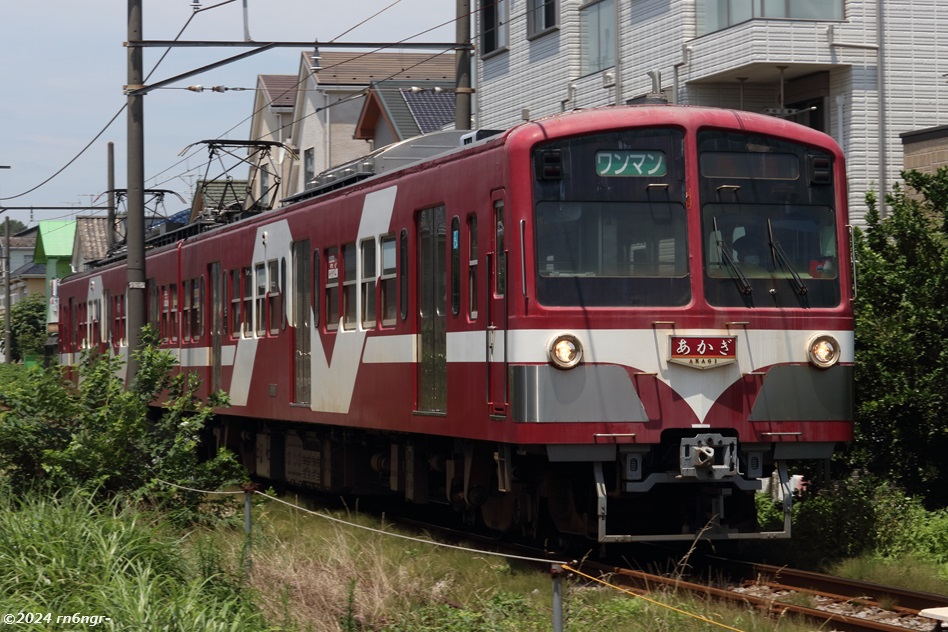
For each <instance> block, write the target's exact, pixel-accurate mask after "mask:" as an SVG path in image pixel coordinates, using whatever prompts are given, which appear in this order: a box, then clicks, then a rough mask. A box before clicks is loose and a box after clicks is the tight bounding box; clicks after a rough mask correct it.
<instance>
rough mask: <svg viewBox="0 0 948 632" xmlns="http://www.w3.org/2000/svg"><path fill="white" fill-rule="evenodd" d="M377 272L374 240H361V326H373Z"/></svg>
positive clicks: (367, 327)
mask: <svg viewBox="0 0 948 632" xmlns="http://www.w3.org/2000/svg"><path fill="white" fill-rule="evenodd" d="M376 278H378V272H377V271H376V268H375V240H374V239H366V240H365V241H363V242H362V282H361V286H362V288H361V292H362V327H364V328H365V329H370V328H372V327H375V283H376Z"/></svg>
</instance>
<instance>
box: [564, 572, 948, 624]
mask: <svg viewBox="0 0 948 632" xmlns="http://www.w3.org/2000/svg"><path fill="white" fill-rule="evenodd" d="M721 568H722V570H724V571H725V572H727V573H729V574H731V577H737V579H738V580H739V581H738V582H737V583H735V582H734V581H733V580H732V581H731V582H728V583H727V585H724V586H714V585H710V584H706V583H696V582H691V581H686V580H683V579H680V578H676V577H668V576H665V575H657V574H652V573H645V572H642V571H634V570H629V569H625V568H620V567H615V566H609V565H605V564H601V563H596V562H593V563H588V562H587V563H584V564H583V567H582V569H581V570H582V571H583V572H584V573H587V574H589V575H592V574H593V573H598V574H599V577H600V578H608V583H610V584H613V585H616V584H618V585H622V586H624V587H629V588H632V589H634V590H637V591H645V592H659V591H676V592H689V593H692V594H696V595H702V596H705V597H708V598H711V599H715V600H718V601H724V602H730V603H734V604H749V605H752V606H754V607H755V608H758V609H760V610H762V611H765V612H768V613H769V614H771V615H772V616H775V617H785V616H788V615H790V616H795V617H798V618H805V619H807V620H811V621H814V623H817V624H818V625H819V629H820V630H827V631H829V630H832V631H836V632H905V630H925V631H931V630H933V629H934V628H935V626H936V622H935V621H934V620H932V619H930V618H928V617H923V616H920V615H919V611H921V610H923V609H926V608H934V607H942V606H945V605H948V597H946V596H944V595H934V594H931V593H922V592H915V591H910V590H904V589H900V588H892V587H888V586H881V585H878V584H871V583H868V582H861V581H856V580H849V579H844V578H841V577H833V576H830V575H822V574H819V573H812V572H808V571H799V570H794V569H788V568H781V567H776V566H768V565H764V564H745V563H740V562H732V561H730V560H722V561H721Z"/></svg>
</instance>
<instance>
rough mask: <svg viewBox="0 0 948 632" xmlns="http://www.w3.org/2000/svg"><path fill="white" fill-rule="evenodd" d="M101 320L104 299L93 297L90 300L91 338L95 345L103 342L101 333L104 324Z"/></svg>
mask: <svg viewBox="0 0 948 632" xmlns="http://www.w3.org/2000/svg"><path fill="white" fill-rule="evenodd" d="M101 320H102V301H101V299H93V300H91V301H89V339H90V342H91V344H92V345H93V346H95V345H98V344H99V343H100V342H102V337H101V336H100V335H99V334H100V331H101V329H100V327H101V326H102V324H101Z"/></svg>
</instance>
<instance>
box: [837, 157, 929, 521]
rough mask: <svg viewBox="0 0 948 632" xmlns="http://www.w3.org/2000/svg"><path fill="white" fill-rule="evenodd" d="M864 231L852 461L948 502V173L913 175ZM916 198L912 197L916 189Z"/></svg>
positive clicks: (859, 247)
mask: <svg viewBox="0 0 948 632" xmlns="http://www.w3.org/2000/svg"><path fill="white" fill-rule="evenodd" d="M902 177H903V179H904V180H905V183H906V185H907V188H903V187H901V186H899V185H896V186H895V188H894V191H893V193H892V194H891V195H889V196H887V198H886V201H887V202H888V204H889V207H890V208H891V212H890V214H889V215H888V216H887V217H885V218H882V217H880V214H879V207H878V200H877V198H876V196H875V195H874V194H872V193H870V194H869V195H867V196H866V201H867V203H868V206H869V210H868V213H867V215H866V224H867V226H866V230H865V231H864V232H863V231H859V230H857V231H856V240H855V248H856V259H857V262H858V263H857V269H858V296H857V299H856V303H855V307H856V341H857V345H856V405H857V427H856V440H855V442H854V445H853V453H852V463H853V465H855V466H857V467H863V468H866V469H868V470H870V471H872V472H873V473H875V474H878V475H881V476H884V477H886V478H888V479H889V480H891V481H893V482H895V483H897V484H899V485H901V486H903V487H904V488H905V489H906V490H907V491H908V492H910V493H912V494H919V495H922V496H924V497H925V498H926V499H927V500H928V502H929V503H930V504H932V505H935V506H945V505H946V504H948V487H946V486H945V485H944V484H943V481H944V480H945V477H946V476H948V461H946V460H945V458H944V454H945V451H946V449H948V424H946V423H945V421H946V419H948V318H946V314H945V309H946V301H948V213H946V206H948V168H944V167H943V168H941V169H939V170H938V171H937V173H935V174H933V175H929V174H923V173H919V172H916V171H909V172H903V174H902ZM909 188H910V189H913V190H914V192H915V193H910V191H909V190H908V189H909Z"/></svg>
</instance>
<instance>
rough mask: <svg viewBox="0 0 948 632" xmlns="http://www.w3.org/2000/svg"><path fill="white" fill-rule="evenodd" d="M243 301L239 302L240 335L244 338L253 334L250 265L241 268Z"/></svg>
mask: <svg viewBox="0 0 948 632" xmlns="http://www.w3.org/2000/svg"><path fill="white" fill-rule="evenodd" d="M241 276H242V278H243V285H244V287H243V292H242V296H243V297H244V300H243V302H242V303H241V304H240V305H241V307H240V335H241V336H243V337H244V338H250V337H251V336H253V271H252V270H251V269H250V267H246V268H244V269H243V274H242V275H241Z"/></svg>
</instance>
